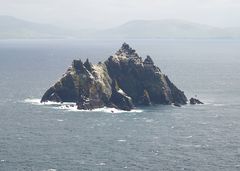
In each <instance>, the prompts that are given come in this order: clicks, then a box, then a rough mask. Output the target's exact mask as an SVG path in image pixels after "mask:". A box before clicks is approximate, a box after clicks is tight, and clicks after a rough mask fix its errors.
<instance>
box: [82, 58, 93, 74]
mask: <svg viewBox="0 0 240 171" xmlns="http://www.w3.org/2000/svg"><path fill="white" fill-rule="evenodd" d="M83 65H84V66H85V67H86V69H87V70H88V71H90V72H92V70H93V69H92V67H93V65H92V63H91V62H89V60H88V58H87V59H86V61H85V62H84V64H83Z"/></svg>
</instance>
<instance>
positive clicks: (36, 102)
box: [24, 98, 142, 113]
mask: <svg viewBox="0 0 240 171" xmlns="http://www.w3.org/2000/svg"><path fill="white" fill-rule="evenodd" d="M24 103H30V104H33V105H43V106H52V107H53V108H54V109H63V110H67V111H73V112H104V113H141V112H142V110H140V109H133V110H131V111H124V110H119V109H115V108H108V107H103V108H97V109H93V110H79V109H77V105H76V104H75V103H66V102H64V103H58V102H50V101H48V102H43V103H41V100H40V99H36V98H33V99H30V98H27V99H25V100H24Z"/></svg>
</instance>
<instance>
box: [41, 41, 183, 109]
mask: <svg viewBox="0 0 240 171" xmlns="http://www.w3.org/2000/svg"><path fill="white" fill-rule="evenodd" d="M46 101H55V102H75V103H76V104H77V106H78V109H82V110H91V109H95V108H101V107H104V106H106V107H114V108H117V109H121V110H127V111H129V110H131V109H133V108H134V107H136V106H148V105H151V104H165V105H170V104H176V105H178V106H180V105H184V104H186V103H187V98H186V96H185V95H184V92H183V91H181V90H179V89H178V88H177V87H176V86H175V85H174V84H173V83H172V82H171V81H170V79H169V78H168V77H167V76H166V75H165V74H163V73H162V72H161V70H160V69H159V68H158V67H157V66H155V65H154V62H153V60H152V58H151V57H150V56H147V57H146V59H144V60H143V59H142V57H140V56H139V55H138V54H137V52H136V51H135V50H134V49H132V48H131V47H130V46H129V45H128V44H126V43H124V44H123V45H122V47H121V48H120V49H119V50H118V51H117V52H116V53H115V54H114V55H113V56H110V57H109V58H108V59H107V60H106V61H105V62H103V63H101V62H100V63H98V64H95V65H93V64H91V63H90V62H89V60H88V59H87V60H86V61H85V62H82V61H81V60H80V59H79V60H74V61H73V62H72V65H71V67H69V68H68V70H67V71H66V73H65V74H64V75H63V77H62V78H61V79H60V80H59V81H58V82H57V83H55V84H54V85H53V86H52V87H50V88H49V89H48V90H47V91H46V92H45V94H44V95H43V97H42V99H41V102H46Z"/></svg>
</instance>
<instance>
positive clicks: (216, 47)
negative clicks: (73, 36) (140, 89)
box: [0, 39, 240, 171]
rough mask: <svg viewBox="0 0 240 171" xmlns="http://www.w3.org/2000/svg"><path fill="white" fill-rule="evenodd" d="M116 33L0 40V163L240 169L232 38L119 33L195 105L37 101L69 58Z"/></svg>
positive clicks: (102, 46)
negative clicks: (127, 108) (87, 107)
mask: <svg viewBox="0 0 240 171" xmlns="http://www.w3.org/2000/svg"><path fill="white" fill-rule="evenodd" d="M122 43H123V41H122V40H85V41H84V40H70V39H69V40H1V41H0V171H13V170H19V171H66V170H89V171H92V170H93V171H98V170H102V171H106V170H116V171H118V170H119V171H120V170H130V171H134V170H136V171H139V170H150V171H159V170H164V171H178V170H187V171H213V170H214V171H238V170H240V143H239V142H240V88H239V85H240V75H239V74H240V67H239V66H240V50H239V47H240V40H220V39H219V40H128V41H127V43H129V44H130V45H131V46H132V47H133V48H135V49H136V50H137V51H138V53H139V54H140V55H141V56H143V57H144V56H146V55H150V56H152V58H153V59H154V61H155V64H156V65H158V66H159V67H160V68H161V70H162V71H163V72H164V73H166V74H167V75H168V76H169V77H170V79H171V80H172V81H173V82H174V83H175V84H176V85H177V86H178V87H179V88H180V89H182V90H184V91H185V93H186V95H187V96H188V97H189V98H190V97H192V96H195V95H197V97H198V98H199V99H200V100H202V101H203V102H204V103H205V104H204V105H196V106H191V105H186V106H183V107H181V108H178V107H174V106H161V105H159V106H151V107H145V108H140V109H136V110H134V111H131V112H123V111H118V110H115V112H114V113H111V110H112V109H107V108H103V109H97V110H94V111H77V110H76V109H75V108H74V107H73V108H68V107H67V105H66V104H65V105H60V104H56V103H47V104H44V105H43V104H40V103H39V99H40V98H41V96H42V94H43V93H44V92H45V91H46V89H48V88H49V87H50V86H51V85H52V84H53V83H55V82H56V81H57V80H58V79H59V78H60V77H61V75H62V74H63V73H64V72H65V71H66V69H67V67H68V66H69V65H70V64H71V61H72V60H73V59H76V58H81V59H83V60H85V59H86V58H89V59H90V61H92V62H93V63H97V62H98V61H103V60H105V59H106V58H107V57H109V56H110V55H111V54H113V53H114V52H115V51H116V50H117V49H118V48H120V46H121V44H122Z"/></svg>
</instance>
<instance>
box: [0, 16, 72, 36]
mask: <svg viewBox="0 0 240 171" xmlns="http://www.w3.org/2000/svg"><path fill="white" fill-rule="evenodd" d="M67 36H69V33H68V31H66V30H64V29H60V28H58V27H55V26H52V25H47V24H38V23H34V22H29V21H25V20H21V19H17V18H15V17H11V16H0V39H11V38H13V39H20V38H62V37H67Z"/></svg>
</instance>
